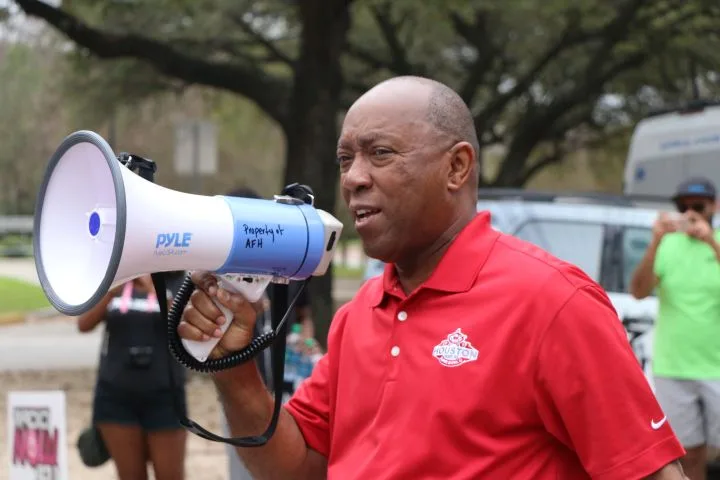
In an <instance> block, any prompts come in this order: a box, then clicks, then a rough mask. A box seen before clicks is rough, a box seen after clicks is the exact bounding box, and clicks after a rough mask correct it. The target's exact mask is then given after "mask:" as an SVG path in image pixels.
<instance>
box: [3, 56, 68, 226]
mask: <svg viewBox="0 0 720 480" xmlns="http://www.w3.org/2000/svg"><path fill="white" fill-rule="evenodd" d="M53 67H54V63H53V61H52V55H50V54H49V52H48V48H47V47H46V46H44V45H43V44H36V45H34V46H33V45H28V44H27V43H21V42H16V43H4V44H3V43H0V85H1V86H2V88H0V145H2V148H0V172H1V174H0V214H3V213H4V214H30V213H32V211H33V208H34V204H35V196H36V189H37V185H38V182H39V178H40V177H41V172H42V169H43V167H44V163H45V162H46V160H47V158H48V156H49V154H50V152H51V150H50V149H49V145H48V142H49V140H50V141H52V138H51V137H52V136H54V135H55V124H54V119H55V118H57V117H59V116H60V115H61V112H60V111H59V110H58V108H57V106H58V103H57V100H58V96H57V95H55V94H54V92H53V86H52V84H51V82H49V81H48V79H52V78H53V76H52V72H53Z"/></svg>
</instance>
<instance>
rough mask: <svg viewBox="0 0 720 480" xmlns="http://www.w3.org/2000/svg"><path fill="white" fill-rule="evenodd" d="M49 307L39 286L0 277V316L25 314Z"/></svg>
mask: <svg viewBox="0 0 720 480" xmlns="http://www.w3.org/2000/svg"><path fill="white" fill-rule="evenodd" d="M49 306H50V302H48V301H47V298H45V293H43V291H42V289H41V288H40V287H39V286H37V285H33V284H32V283H27V282H23V281H21V280H15V279H14V278H7V277H0V314H4V313H25V312H29V311H32V310H38V309H41V308H46V307H49Z"/></svg>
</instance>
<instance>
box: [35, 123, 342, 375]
mask: <svg viewBox="0 0 720 480" xmlns="http://www.w3.org/2000/svg"><path fill="white" fill-rule="evenodd" d="M285 200H288V199H285ZM342 228H343V225H342V223H341V222H340V221H338V220H337V219H336V218H335V217H333V216H332V215H330V214H329V213H327V212H325V211H323V210H319V209H316V208H314V207H313V206H312V205H309V204H306V203H303V202H284V201H283V198H282V197H276V198H275V200H274V201H273V200H262V199H252V198H236V197H227V196H219V195H218V196H204V195H194V194H188V193H182V192H178V191H175V190H171V189H168V188H164V187H161V186H158V185H156V184H154V183H153V182H150V181H148V180H145V179H144V178H142V177H140V176H139V175H137V174H136V173H134V172H132V171H131V170H129V169H128V168H127V167H126V166H125V165H123V164H122V163H121V162H120V161H119V160H118V158H117V157H116V155H115V154H114V153H113V151H112V149H111V148H110V146H109V145H108V144H107V142H106V141H105V140H104V139H103V138H102V137H101V136H100V135H98V134H96V133H94V132H91V131H85V130H83V131H78V132H75V133H72V134H71V135H69V136H68V137H66V138H65V139H64V140H63V142H62V143H61V144H60V146H59V147H58V149H57V150H56V151H55V153H54V154H53V155H52V157H51V158H50V161H49V164H48V167H47V170H46V172H45V176H44V179H43V181H42V184H41V187H40V191H39V196H38V203H37V206H36V209H35V219H34V238H33V247H34V252H35V266H36V269H37V273H38V277H39V279H40V284H41V286H42V288H43V290H44V292H45V295H46V296H47V297H48V300H49V301H50V303H51V304H52V305H53V306H54V307H55V308H56V309H57V310H58V311H60V312H61V313H63V314H66V315H79V314H81V313H84V312H86V311H87V310H89V309H90V308H92V307H93V306H94V305H95V304H97V302H98V301H100V299H102V297H103V296H104V295H105V294H106V293H107V292H108V291H109V290H110V289H112V288H113V287H114V286H116V285H119V284H121V283H123V282H126V281H128V280H131V279H133V278H136V277H139V276H141V275H145V274H148V273H159V272H169V271H180V270H184V271H192V270H206V271H211V272H213V273H215V274H216V275H217V277H218V281H219V282H220V284H221V285H222V286H223V287H225V288H229V289H231V290H235V291H240V292H241V293H243V294H244V295H245V297H246V298H247V299H248V300H249V301H252V302H254V301H257V300H259V299H260V297H261V296H262V294H263V292H264V291H265V289H266V288H267V286H268V284H269V283H270V282H271V281H276V282H283V283H284V282H287V281H289V280H302V279H307V278H308V277H310V276H318V275H324V274H325V272H326V271H327V269H328V267H329V265H330V261H331V259H332V256H333V253H334V251H335V246H336V244H337V240H338V239H339V236H340V234H341V232H342ZM218 306H219V307H221V306H220V305H218ZM221 310H222V311H223V314H225V316H226V317H227V319H228V321H227V322H225V323H224V325H223V326H222V331H223V333H224V332H225V329H226V328H227V327H228V326H229V325H230V320H232V314H231V313H230V312H229V311H227V310H226V309H225V308H221ZM218 341H219V339H210V340H208V341H206V342H197V341H188V340H183V346H184V347H185V349H186V350H187V351H188V353H190V354H191V355H192V356H193V357H195V358H196V359H197V360H199V361H201V362H204V361H205V360H206V359H207V357H208V355H209V354H210V352H211V351H212V349H213V348H214V347H215V345H216V344H217V342H218Z"/></svg>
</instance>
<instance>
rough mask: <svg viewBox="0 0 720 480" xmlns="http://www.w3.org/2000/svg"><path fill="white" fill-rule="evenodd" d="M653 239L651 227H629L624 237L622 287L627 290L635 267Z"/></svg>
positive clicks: (625, 230) (624, 232)
mask: <svg viewBox="0 0 720 480" xmlns="http://www.w3.org/2000/svg"><path fill="white" fill-rule="evenodd" d="M651 241H652V229H651V228H639V227H627V228H625V229H624V231H623V237H622V289H623V291H625V292H627V291H628V288H629V287H630V279H631V278H632V275H633V272H634V271H635V268H637V266H638V263H640V260H642V257H643V255H645V251H646V250H647V248H648V245H650V242H651Z"/></svg>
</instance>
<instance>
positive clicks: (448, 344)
mask: <svg viewBox="0 0 720 480" xmlns="http://www.w3.org/2000/svg"><path fill="white" fill-rule="evenodd" d="M432 354H433V357H435V358H437V359H438V362H440V363H441V364H443V365H445V366H446V367H458V366H460V365H462V364H463V363H465V362H472V361H474V360H477V358H478V351H477V349H476V348H475V347H473V346H472V343H470V342H468V341H467V335H465V334H464V333H462V330H461V329H459V328H458V329H457V330H455V331H454V332H452V333H451V334H450V335H448V336H447V338H446V339H444V340H443V341H442V342H440V343H439V344H437V345H435V348H433V352H432Z"/></svg>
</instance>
